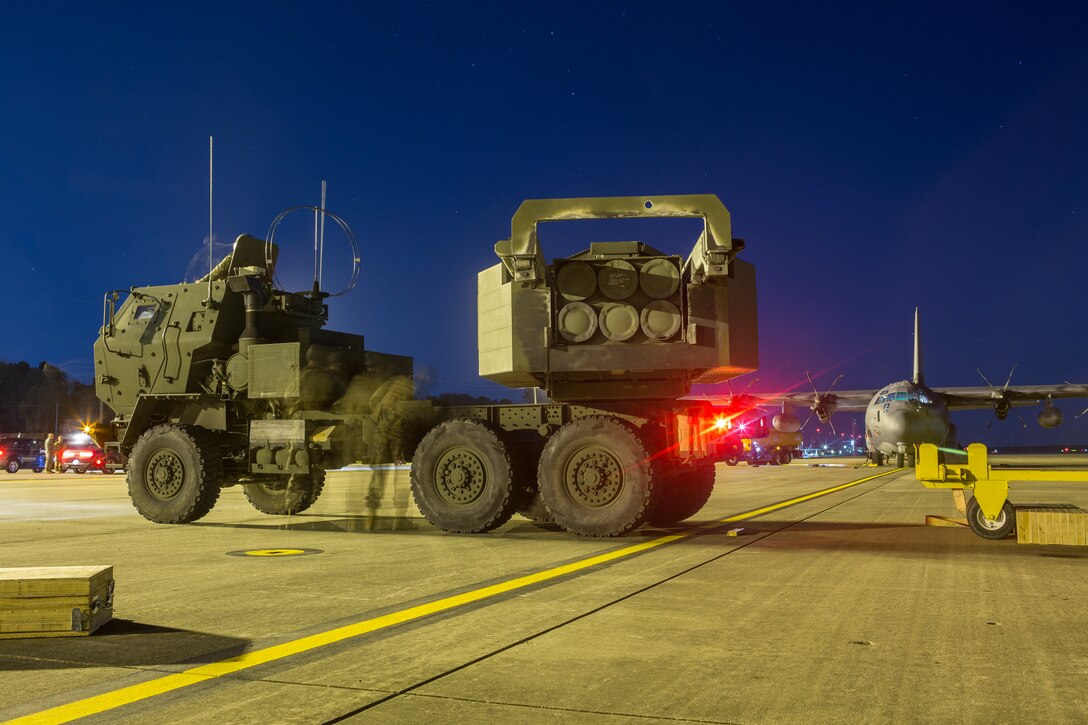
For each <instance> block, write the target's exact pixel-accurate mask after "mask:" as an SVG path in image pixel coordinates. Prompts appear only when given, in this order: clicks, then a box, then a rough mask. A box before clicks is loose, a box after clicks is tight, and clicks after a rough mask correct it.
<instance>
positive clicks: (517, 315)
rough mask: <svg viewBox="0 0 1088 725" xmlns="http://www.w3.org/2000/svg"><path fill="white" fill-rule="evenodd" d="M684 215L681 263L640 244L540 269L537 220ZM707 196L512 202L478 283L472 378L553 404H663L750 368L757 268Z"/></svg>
mask: <svg viewBox="0 0 1088 725" xmlns="http://www.w3.org/2000/svg"><path fill="white" fill-rule="evenodd" d="M625 217H641V218H645V217H691V218H701V219H702V220H703V223H704V224H703V231H702V233H701V234H700V235H699V238H698V239H697V240H696V242H695V245H694V248H693V249H692V251H691V253H690V254H689V255H688V257H687V258H686V259H685V258H683V257H681V256H679V255H675V254H666V253H663V252H660V251H658V250H657V249H654V248H652V247H650V246H648V245H646V244H643V243H641V242H600V243H592V244H590V247H589V249H588V250H585V251H583V252H580V253H579V254H576V255H574V256H572V257H568V258H564V259H555V260H553V261H552V262H551V263H550V264H548V263H546V262H545V259H544V257H543V253H542V251H541V248H540V243H539V239H538V234H537V225H538V224H539V223H540V222H543V221H554V220H570V219H618V218H625ZM743 246H744V243H743V241H742V240H739V239H733V238H732V236H731V233H730V223H729V212H728V211H727V210H726V208H725V207H724V206H723V205H722V203H721V201H720V200H719V199H718V197H717V196H715V195H712V194H702V195H687V196H657V197H641V196H640V197H604V198H583V199H538V200H529V201H525V202H523V203H522V205H521V207H520V208H519V209H518V211H517V213H516V214H515V215H514V217H513V220H512V224H511V233H510V238H509V239H504V240H501V241H500V242H498V243H497V244H496V245H495V252H496V254H497V255H498V256H499V258H500V259H501V262H500V263H499V264H496V265H494V266H493V267H490V268H488V269H486V270H484V271H483V272H481V273H480V274H479V277H478V290H479V291H478V310H479V313H478V314H479V327H478V330H479V359H480V375H481V376H483V377H486V378H489V379H490V380H493V381H495V382H497V383H500V384H502V385H506V386H509V387H512V388H521V387H540V388H543V389H544V390H545V391H547V393H548V395H549V396H550V397H551V398H552V399H553V400H557V401H569V402H595V401H609V400H614V401H622V400H673V399H676V398H679V397H682V396H684V395H686V394H687V393H688V391H689V389H690V387H691V384H692V383H714V382H720V381H723V380H727V379H729V378H731V377H734V376H736V375H740V374H741V373H745V372H749V371H751V370H754V369H755V368H756V365H757V360H758V347H757V333H758V330H757V322H756V301H755V294H756V292H755V289H756V288H755V269H754V267H752V265H750V264H748V263H746V262H744V261H742V260H739V259H735V255H736V254H737V252H738V251H740V250H741V249H742V248H743Z"/></svg>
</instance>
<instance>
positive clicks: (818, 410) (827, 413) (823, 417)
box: [812, 403, 835, 423]
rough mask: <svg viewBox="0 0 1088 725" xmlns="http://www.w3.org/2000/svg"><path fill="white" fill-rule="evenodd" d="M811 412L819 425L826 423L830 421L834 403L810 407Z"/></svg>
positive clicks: (833, 411)
mask: <svg viewBox="0 0 1088 725" xmlns="http://www.w3.org/2000/svg"><path fill="white" fill-rule="evenodd" d="M812 412H813V413H815V414H816V418H817V419H818V420H819V421H820V422H821V423H826V422H828V421H829V420H831V416H832V415H834V413H835V404H834V403H817V404H816V405H814V406H812Z"/></svg>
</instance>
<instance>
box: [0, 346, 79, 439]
mask: <svg viewBox="0 0 1088 725" xmlns="http://www.w3.org/2000/svg"><path fill="white" fill-rule="evenodd" d="M98 412H99V405H98V398H97V397H95V394H94V386H93V385H87V384H86V383H81V382H79V381H78V380H73V379H72V378H70V377H69V376H68V374H67V373H66V372H64V371H63V370H61V369H60V368H58V367H57V366H55V365H50V364H49V363H47V362H41V363H38V365H37V366H33V365H30V364H29V363H27V362H6V361H0V434H3V435H22V436H25V437H33V438H43V437H44V436H45V435H46V434H47V433H62V434H63V433H69V432H71V431H72V430H73V429H75V428H78V427H80V426H81V425H82V424H84V423H88V422H90V421H92V420H95V419H96V418H97V417H98Z"/></svg>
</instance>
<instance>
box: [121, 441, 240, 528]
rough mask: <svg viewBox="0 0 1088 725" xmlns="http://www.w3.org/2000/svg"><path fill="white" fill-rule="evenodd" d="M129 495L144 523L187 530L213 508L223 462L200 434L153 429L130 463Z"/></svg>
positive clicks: (139, 445)
mask: <svg viewBox="0 0 1088 725" xmlns="http://www.w3.org/2000/svg"><path fill="white" fill-rule="evenodd" d="M127 479H128V495H129V497H130V498H131V499H132V503H133V505H135V506H136V510H137V511H139V512H140V514H141V515H143V517H144V518H145V519H148V520H150V521H154V522H156V523H160V524H185V523H189V522H191V521H196V520H197V519H199V518H201V517H202V516H204V515H205V514H207V513H208V512H209V511H211V510H212V507H213V506H215V502H216V500H218V498H219V490H220V488H221V486H222V483H223V461H222V458H221V457H220V455H219V450H218V448H217V446H216V445H215V442H214V441H213V440H212V438H211V435H210V434H209V433H207V432H206V431H204V430H203V429H201V428H195V427H189V426H174V425H157V426H155V427H154V428H151V429H149V430H147V431H145V432H144V433H143V435H141V436H140V438H139V440H137V441H136V445H135V446H133V448H132V456H131V457H130V458H129V462H128V476H127Z"/></svg>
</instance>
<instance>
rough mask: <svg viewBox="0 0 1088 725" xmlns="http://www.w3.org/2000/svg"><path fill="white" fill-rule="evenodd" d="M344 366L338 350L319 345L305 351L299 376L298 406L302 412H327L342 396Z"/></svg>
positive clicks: (311, 346)
mask: <svg viewBox="0 0 1088 725" xmlns="http://www.w3.org/2000/svg"><path fill="white" fill-rule="evenodd" d="M343 369H344V364H343V359H342V357H341V354H340V351H339V350H335V349H334V350H330V349H328V348H323V347H322V346H320V345H310V346H309V347H308V348H307V349H306V367H304V368H303V369H302V374H301V375H300V376H299V404H300V405H301V406H302V408H303V409H304V410H329V409H331V407H332V404H333V403H334V402H336V401H337V400H338V399H339V398H340V397H341V396H342V395H343V394H344V389H345V386H344V373H343Z"/></svg>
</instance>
